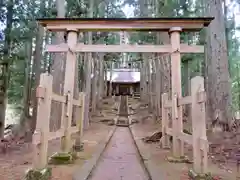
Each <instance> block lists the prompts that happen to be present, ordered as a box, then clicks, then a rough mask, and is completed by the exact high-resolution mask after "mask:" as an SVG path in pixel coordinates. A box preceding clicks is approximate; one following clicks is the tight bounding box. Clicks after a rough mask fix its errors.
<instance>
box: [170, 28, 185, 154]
mask: <svg viewBox="0 0 240 180" xmlns="http://www.w3.org/2000/svg"><path fill="white" fill-rule="evenodd" d="M181 31H182V29H181V28H180V27H173V28H171V29H170V39H171V45H172V53H171V72H172V77H171V82H172V102H173V103H172V126H173V127H172V129H173V156H175V157H179V156H183V155H184V149H183V142H182V141H181V140H180V139H178V138H177V134H178V133H181V132H182V131H183V123H182V106H177V99H178V98H181V97H182V83H181V54H180V32H181Z"/></svg>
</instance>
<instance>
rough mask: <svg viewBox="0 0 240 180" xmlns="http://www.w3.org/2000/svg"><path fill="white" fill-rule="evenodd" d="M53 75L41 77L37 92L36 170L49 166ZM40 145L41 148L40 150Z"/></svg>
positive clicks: (34, 135)
mask: <svg viewBox="0 0 240 180" xmlns="http://www.w3.org/2000/svg"><path fill="white" fill-rule="evenodd" d="M52 82H53V78H52V75H49V74H48V73H44V74H41V75H40V84H39V86H38V88H37V91H36V96H37V98H38V109H37V123H36V129H35V132H34V134H33V140H32V143H33V147H34V162H33V166H34V168H36V169H43V168H45V167H46V165H47V151H48V134H49V122H50V113H51V102H52ZM38 145H39V148H38Z"/></svg>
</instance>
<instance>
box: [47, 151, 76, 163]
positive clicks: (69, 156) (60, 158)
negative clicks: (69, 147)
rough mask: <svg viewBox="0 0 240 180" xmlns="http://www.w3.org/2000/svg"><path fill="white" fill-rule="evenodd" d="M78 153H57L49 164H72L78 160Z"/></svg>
mask: <svg viewBox="0 0 240 180" xmlns="http://www.w3.org/2000/svg"><path fill="white" fill-rule="evenodd" d="M76 158H77V155H76V153H73V152H69V153H65V152H57V153H55V154H53V155H52V156H51V157H50V159H49V162H48V163H49V164H54V165H61V164H72V163H73V162H74V160H76Z"/></svg>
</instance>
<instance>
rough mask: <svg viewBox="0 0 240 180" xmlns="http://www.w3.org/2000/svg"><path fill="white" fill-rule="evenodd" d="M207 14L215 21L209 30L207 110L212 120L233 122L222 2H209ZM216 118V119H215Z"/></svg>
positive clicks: (211, 0)
mask: <svg viewBox="0 0 240 180" xmlns="http://www.w3.org/2000/svg"><path fill="white" fill-rule="evenodd" d="M206 7H207V13H208V15H209V16H213V17H214V18H215V19H214V20H213V21H212V23H211V24H210V25H209V27H208V29H207V58H206V63H205V64H206V66H205V67H206V71H205V72H206V81H207V87H206V90H207V95H208V102H207V105H208V106H207V107H208V108H207V109H208V116H209V117H210V118H211V119H210V120H216V118H218V120H219V121H220V122H223V123H230V121H231V119H232V118H231V117H232V114H231V99H232V97H231V88H230V87H231V86H230V75H229V67H228V56H227V43H226V34H225V33H223V32H225V21H224V19H225V18H224V14H223V4H222V0H207V1H206ZM214 116H215V117H214Z"/></svg>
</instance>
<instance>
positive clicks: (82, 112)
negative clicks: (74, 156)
mask: <svg viewBox="0 0 240 180" xmlns="http://www.w3.org/2000/svg"><path fill="white" fill-rule="evenodd" d="M85 98H86V95H85V93H83V92H81V93H79V100H80V102H81V107H80V119H79V120H78V124H77V126H78V128H79V131H80V138H81V137H82V136H83V121H84V110H85V107H84V106H85Z"/></svg>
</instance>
